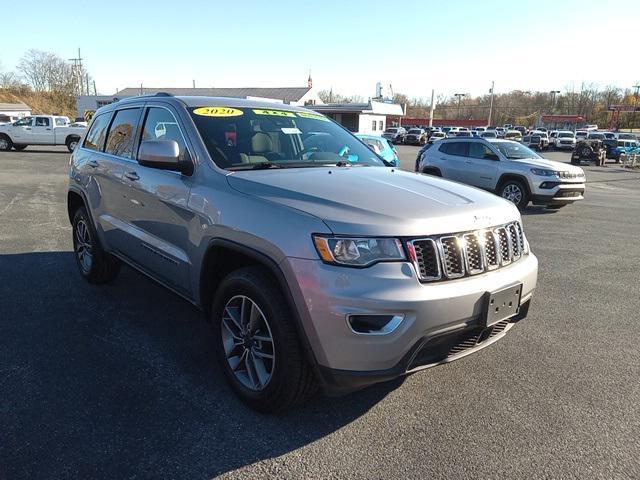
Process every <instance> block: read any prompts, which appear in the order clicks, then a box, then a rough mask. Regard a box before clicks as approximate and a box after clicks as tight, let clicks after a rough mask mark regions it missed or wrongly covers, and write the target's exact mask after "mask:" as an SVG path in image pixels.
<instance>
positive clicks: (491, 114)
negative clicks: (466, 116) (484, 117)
mask: <svg viewBox="0 0 640 480" xmlns="http://www.w3.org/2000/svg"><path fill="white" fill-rule="evenodd" d="M494 83H495V82H494V81H493V80H491V90H489V93H490V94H491V97H490V98H489V125H487V127H490V126H491V117H492V116H493V87H494Z"/></svg>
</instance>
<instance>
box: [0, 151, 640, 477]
mask: <svg viewBox="0 0 640 480" xmlns="http://www.w3.org/2000/svg"><path fill="white" fill-rule="evenodd" d="M398 150H399V153H400V157H401V161H402V167H403V168H407V169H409V170H413V164H414V160H415V154H416V152H417V148H416V147H409V146H400V147H399V149H398ZM545 156H548V157H549V158H552V159H555V160H560V161H565V162H568V160H569V154H567V153H556V152H550V153H548V154H547V153H545ZM67 163H68V153H67V152H66V149H64V147H63V148H42V149H37V148H35V147H31V148H28V149H27V150H25V151H23V152H10V153H5V152H2V153H0V272H2V276H1V277H0V278H1V279H2V285H1V286H0V390H1V391H2V395H1V396H0V426H1V429H0V478H4V477H7V478H34V477H47V478H65V477H72V476H73V477H80V476H83V477H87V478H123V477H136V478H139V477H142V478H148V477H154V478H158V477H163V478H164V477H176V478H211V477H213V476H215V475H218V474H226V475H228V476H229V477H243V478H244V477H249V478H251V477H255V478H263V477H264V476H266V475H273V476H278V477H295V478H326V477H335V478H345V477H348V478H452V477H458V478H507V477H509V478H516V477H533V478H539V477H551V478H559V477H563V478H574V477H575V478H629V477H630V478H633V477H638V476H640V460H639V459H638V451H640V384H639V382H638V378H639V377H640V350H639V349H638V340H639V339H638V336H639V334H638V328H637V324H638V321H639V320H640V314H639V313H638V312H640V296H639V295H638V273H637V272H638V265H639V263H640V254H639V253H638V252H639V251H640V245H639V239H640V173H634V172H629V171H624V170H623V169H621V168H619V167H616V166H615V165H613V164H610V165H609V166H608V167H607V168H604V169H603V168H597V167H584V169H585V171H586V173H587V180H588V189H587V193H586V199H585V200H584V201H582V202H578V203H576V204H575V205H572V206H569V207H567V208H564V209H562V210H560V211H558V212H548V211H546V210H544V209H542V208H536V207H533V208H530V209H529V210H527V212H526V214H525V215H524V217H523V219H524V224H525V231H526V233H527V235H528V238H529V241H530V243H531V246H532V249H533V251H534V252H535V253H536V254H537V255H538V257H539V260H540V277H539V285H538V290H537V293H536V296H535V298H534V303H533V306H532V309H531V311H530V313H529V318H528V319H527V320H525V321H524V322H522V323H520V324H518V325H517V326H516V327H515V328H513V329H512V330H511V332H510V333H509V335H507V336H506V337H505V338H504V339H503V340H501V341H500V342H498V343H497V344H495V345H493V346H491V347H489V348H487V349H485V350H483V351H482V352H479V353H478V354H476V355H473V356H470V357H467V358H465V359H462V360H460V361H457V362H454V363H452V364H449V365H446V366H442V367H438V368H435V369H431V370H428V371H426V372H422V373H419V374H417V375H414V376H412V377H409V378H407V379H406V380H405V381H404V382H394V383H391V384H386V385H380V386H376V387H373V388H370V389H367V390H365V391H361V392H357V393H355V394H352V395H349V396H347V397H342V398H332V399H329V398H324V397H321V396H319V397H317V398H316V399H315V400H314V401H313V402H311V403H310V404H309V405H307V406H305V407H304V408H301V409H298V410H296V411H294V412H292V413H290V414H288V415H286V416H282V417H271V416H263V415H260V414H257V413H255V412H253V411H251V410H249V409H247V408H245V407H244V406H242V405H241V404H239V402H238V401H237V400H236V399H235V398H234V397H233V395H232V393H231V391H230V389H229V388H228V387H227V384H226V383H225V382H224V380H223V378H222V374H221V372H220V371H219V370H218V367H217V366H216V364H215V362H214V359H213V354H212V348H211V344H210V340H211V335H210V333H209V331H208V328H207V326H206V324H205V323H204V321H203V318H202V315H201V314H199V313H198V312H197V311H195V310H194V309H193V308H192V307H191V306H190V305H188V304H187V303H186V302H184V301H183V300H181V299H179V298H177V297H175V296H173V295H172V294H170V293H168V292H167V291H166V290H164V289H163V288H161V287H159V286H157V285H155V284H154V283H152V282H151V281H149V280H147V279H146V278H144V277H142V276H141V275H139V274H137V273H135V272H133V271H132V270H130V269H125V270H124V272H123V274H122V275H121V276H120V277H119V278H118V279H117V280H116V282H115V283H114V284H113V285H111V286H108V287H92V286H89V285H88V284H86V283H85V282H83V281H82V280H81V279H80V276H79V275H78V274H77V272H76V266H75V263H74V260H73V255H72V253H71V236H70V228H69V222H68V219H67V217H66V206H65V197H66V189H65V186H66V177H65V176H66V172H67V168H68V166H67Z"/></svg>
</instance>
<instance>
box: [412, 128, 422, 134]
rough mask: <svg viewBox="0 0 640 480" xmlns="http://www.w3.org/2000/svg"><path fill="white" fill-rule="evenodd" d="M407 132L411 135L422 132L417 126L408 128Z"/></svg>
mask: <svg viewBox="0 0 640 480" xmlns="http://www.w3.org/2000/svg"><path fill="white" fill-rule="evenodd" d="M409 133H410V134H411V135H420V134H421V133H422V130H420V129H419V128H412V129H411V130H409Z"/></svg>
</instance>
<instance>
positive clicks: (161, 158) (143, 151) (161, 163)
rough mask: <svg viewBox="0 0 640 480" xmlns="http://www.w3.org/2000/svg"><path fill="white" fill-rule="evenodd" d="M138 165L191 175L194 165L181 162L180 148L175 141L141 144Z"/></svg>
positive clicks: (154, 141) (152, 141) (156, 141)
mask: <svg viewBox="0 0 640 480" xmlns="http://www.w3.org/2000/svg"><path fill="white" fill-rule="evenodd" d="M138 163H139V164H140V165H144V166H145V167H150V168H158V169H160V170H171V171H174V172H181V173H185V174H187V175H190V174H191V173H192V172H193V164H192V163H191V162H190V161H180V147H179V146H178V142H176V141H175V140H147V141H145V142H142V143H141V144H140V149H139V150H138Z"/></svg>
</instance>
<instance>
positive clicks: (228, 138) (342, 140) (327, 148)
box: [190, 106, 384, 170]
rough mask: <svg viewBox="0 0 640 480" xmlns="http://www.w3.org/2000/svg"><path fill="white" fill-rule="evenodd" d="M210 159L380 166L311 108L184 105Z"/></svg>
mask: <svg viewBox="0 0 640 480" xmlns="http://www.w3.org/2000/svg"><path fill="white" fill-rule="evenodd" d="M190 113H191V116H192V118H193V121H194V123H195V125H196V127H197V129H198V131H199V132H200V135H201V136H202V139H203V140H204V143H205V145H206V147H207V150H208V151H209V154H210V155H211V159H212V160H213V161H214V162H215V163H216V165H218V166H219V167H220V168H224V169H227V170H249V169H252V168H260V167H261V166H262V167H264V166H267V167H280V168H285V167H286V168H293V167H313V166H324V165H336V164H340V165H342V164H344V163H346V162H348V163H349V164H353V165H367V166H384V162H383V161H382V159H381V158H380V157H378V156H377V155H376V154H375V153H374V152H372V151H371V150H370V149H369V148H367V147H366V146H365V145H363V144H362V143H361V142H360V141H359V140H358V139H357V138H355V137H354V136H353V135H351V134H350V133H349V132H347V131H346V130H344V129H343V128H342V127H340V126H339V125H337V124H335V123H334V122H333V121H331V120H330V119H328V118H327V117H325V116H323V115H320V114H318V113H313V112H304V111H288V110H280V109H264V108H230V107H221V106H211V107H209V106H203V107H196V108H192V109H190Z"/></svg>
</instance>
